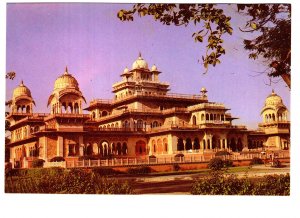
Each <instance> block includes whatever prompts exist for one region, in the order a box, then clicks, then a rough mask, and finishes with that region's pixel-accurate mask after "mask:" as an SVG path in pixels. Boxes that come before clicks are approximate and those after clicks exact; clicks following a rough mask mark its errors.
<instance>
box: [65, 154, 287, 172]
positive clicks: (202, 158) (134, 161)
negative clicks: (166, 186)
mask: <svg viewBox="0 0 300 218" xmlns="http://www.w3.org/2000/svg"><path fill="white" fill-rule="evenodd" d="M198 152H199V154H197V155H189V156H183V157H174V156H168V155H165V157H156V158H149V157H146V158H115V159H111V160H108V159H107V160H83V161H76V160H72V161H66V164H65V166H66V167H67V168H73V167H101V166H110V167H112V166H139V165H157V164H173V163H203V162H208V161H209V160H211V159H212V158H214V157H215V155H214V153H211V154H206V155H204V154H201V153H200V150H199V151H198ZM179 153H182V152H179ZM219 157H220V158H222V159H223V160H225V159H226V160H233V161H236V160H252V159H253V158H254V157H258V158H261V159H263V160H266V155H264V154H261V153H249V154H239V153H233V155H223V156H219ZM289 157H290V155H289V153H284V152H283V153H279V154H278V155H277V157H276V158H289Z"/></svg>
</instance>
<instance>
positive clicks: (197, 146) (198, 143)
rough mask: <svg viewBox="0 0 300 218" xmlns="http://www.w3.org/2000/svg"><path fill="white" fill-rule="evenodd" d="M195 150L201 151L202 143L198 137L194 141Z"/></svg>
mask: <svg viewBox="0 0 300 218" xmlns="http://www.w3.org/2000/svg"><path fill="white" fill-rule="evenodd" d="M194 149H195V150H198V149H200V142H199V139H198V138H197V137H196V138H195V139H194Z"/></svg>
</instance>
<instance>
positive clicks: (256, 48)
mask: <svg viewBox="0 0 300 218" xmlns="http://www.w3.org/2000/svg"><path fill="white" fill-rule="evenodd" d="M237 12H239V13H241V14H245V15H246V16H249V20H248V21H247V22H246V25H245V28H244V29H241V31H246V32H252V33H253V32H255V33H256V36H255V37H254V39H245V40H244V46H245V49H246V50H249V51H251V53H250V54H249V58H252V59H257V58H258V57H259V56H260V57H262V58H263V59H264V60H265V62H266V64H267V66H268V69H267V70H266V73H267V74H268V76H269V77H270V78H272V77H278V76H281V77H282V78H283V80H284V81H285V83H286V84H287V85H288V87H290V86H291V82H290V59H291V40H290V39H291V34H290V33H291V5H289V4H245V5H242V4H238V5H237ZM135 14H138V15H139V16H140V17H143V16H146V15H150V16H153V18H154V19H155V20H156V21H159V22H161V23H163V24H164V25H171V24H173V25H175V26H181V25H185V26H187V25H188V24H189V23H194V25H201V28H200V30H199V31H198V32H195V33H194V34H193V35H192V36H193V38H194V39H195V42H203V41H204V40H206V42H207V45H206V53H205V55H203V56H202V62H203V65H204V67H205V69H206V71H207V69H208V66H209V65H212V66H215V65H216V64H219V63H220V62H221V61H220V59H219V58H220V57H221V56H222V55H224V54H225V49H224V47H223V46H222V43H223V39H222V37H223V36H224V35H225V34H230V35H231V34H232V27H231V24H230V19H231V17H230V16H227V15H226V14H225V13H224V11H223V10H222V9H220V8H218V5H216V4H135V5H134V6H133V8H132V9H131V10H124V9H122V10H120V11H119V12H118V15H117V16H118V18H119V19H120V20H121V21H133V19H134V15H135Z"/></svg>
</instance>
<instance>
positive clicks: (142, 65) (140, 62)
mask: <svg viewBox="0 0 300 218" xmlns="http://www.w3.org/2000/svg"><path fill="white" fill-rule="evenodd" d="M132 69H133V70H135V69H147V70H148V69H149V68H148V63H147V62H146V61H145V60H144V59H143V58H142V55H141V53H140V54H139V57H138V59H136V61H135V62H133V64H132Z"/></svg>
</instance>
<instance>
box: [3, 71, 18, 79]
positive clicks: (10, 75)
mask: <svg viewBox="0 0 300 218" xmlns="http://www.w3.org/2000/svg"><path fill="white" fill-rule="evenodd" d="M15 77H16V73H15V72H13V71H11V72H8V73H6V75H5V79H11V80H13V79H14V78H15Z"/></svg>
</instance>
